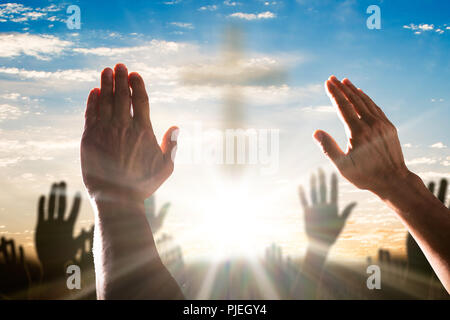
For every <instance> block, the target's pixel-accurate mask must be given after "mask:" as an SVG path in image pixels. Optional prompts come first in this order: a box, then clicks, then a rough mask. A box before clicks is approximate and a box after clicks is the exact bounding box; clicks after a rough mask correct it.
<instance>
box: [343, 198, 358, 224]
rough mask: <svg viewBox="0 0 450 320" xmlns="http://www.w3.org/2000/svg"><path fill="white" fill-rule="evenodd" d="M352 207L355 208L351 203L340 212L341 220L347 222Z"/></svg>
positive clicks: (353, 203) (354, 203) (354, 204)
mask: <svg viewBox="0 0 450 320" xmlns="http://www.w3.org/2000/svg"><path fill="white" fill-rule="evenodd" d="M354 207H356V202H352V203H350V204H349V205H348V206H346V207H345V209H344V211H342V213H341V219H343V220H344V221H345V220H347V218H348V216H349V215H350V213H351V212H352V210H353V208H354Z"/></svg>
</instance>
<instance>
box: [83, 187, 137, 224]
mask: <svg viewBox="0 0 450 320" xmlns="http://www.w3.org/2000/svg"><path fill="white" fill-rule="evenodd" d="M144 200H145V199H144V198H143V197H140V196H137V195H135V194H132V193H127V192H102V193H97V194H95V196H91V201H92V204H93V206H94V208H96V213H97V215H98V217H99V218H104V217H105V216H106V217H118V216H124V215H125V216H127V217H131V216H135V215H139V216H140V215H145V207H144Z"/></svg>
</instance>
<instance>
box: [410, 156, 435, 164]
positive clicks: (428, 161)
mask: <svg viewBox="0 0 450 320" xmlns="http://www.w3.org/2000/svg"><path fill="white" fill-rule="evenodd" d="M436 162H437V161H436V159H432V158H427V157H421V158H415V159H412V160H409V161H406V164H407V165H418V164H434V163H436Z"/></svg>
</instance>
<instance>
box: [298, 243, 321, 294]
mask: <svg viewBox="0 0 450 320" xmlns="http://www.w3.org/2000/svg"><path fill="white" fill-rule="evenodd" d="M326 257H327V252H325V251H322V250H319V251H318V250H316V249H315V248H313V247H311V246H309V248H308V250H307V251H306V254H305V257H304V259H303V264H302V268H301V271H300V272H299V273H298V275H297V277H296V279H295V281H294V282H293V284H292V289H291V295H293V296H295V297H298V298H300V299H304V300H311V299H316V298H317V288H318V287H319V286H320V281H321V277H322V272H323V269H324V266H325V261H326Z"/></svg>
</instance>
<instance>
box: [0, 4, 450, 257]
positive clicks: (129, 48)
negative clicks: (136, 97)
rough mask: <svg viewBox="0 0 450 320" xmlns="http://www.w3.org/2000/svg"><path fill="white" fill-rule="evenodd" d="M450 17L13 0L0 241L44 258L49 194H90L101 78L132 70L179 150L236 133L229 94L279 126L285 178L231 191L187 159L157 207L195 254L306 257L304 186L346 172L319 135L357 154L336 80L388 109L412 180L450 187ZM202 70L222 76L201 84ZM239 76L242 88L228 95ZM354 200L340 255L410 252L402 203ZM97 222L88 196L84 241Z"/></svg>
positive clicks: (425, 10)
mask: <svg viewBox="0 0 450 320" xmlns="http://www.w3.org/2000/svg"><path fill="white" fill-rule="evenodd" d="M372 4H376V5H379V7H380V8H381V29H380V30H369V29H368V28H367V26H366V19H367V18H368V17H369V14H367V13H366V9H367V7H368V6H369V5H372ZM70 5H78V6H79V8H80V10H81V28H80V29H69V28H68V26H67V24H66V20H67V18H68V16H70V14H67V12H66V10H67V8H68V7H69V6H70ZM449 10H450V3H448V2H446V1H437V0H435V1H427V2H426V3H425V2H424V1H395V2H394V1H380V0H371V1H352V0H347V1H331V0H319V1H309V0H298V1H287V0H281V1H259V0H252V1H228V0H227V1H213V0H208V1H193V0H166V1H164V0H161V1H159V0H155V1H95V2H93V1H70V2H63V1H61V2H60V1H26V2H24V3H19V2H15V3H7V2H4V1H2V3H1V4H0V43H1V46H0V174H1V177H2V179H1V180H0V190H2V192H1V193H0V234H2V235H6V236H8V237H14V238H16V239H17V240H18V241H19V242H21V243H23V244H24V245H25V246H26V250H27V252H28V253H29V254H30V255H32V254H34V253H33V250H34V249H33V229H34V227H35V223H36V221H35V220H36V207H37V199H38V197H39V195H40V194H45V193H48V189H49V187H50V185H51V183H52V182H54V181H60V180H65V181H67V183H68V187H69V194H70V196H73V194H74V192H76V191H77V190H80V191H82V192H83V194H84V195H85V192H84V189H83V185H82V181H81V176H80V163H79V157H78V153H79V141H80V135H81V132H82V127H83V109H84V106H85V100H86V97H87V95H88V92H89V90H90V89H91V88H93V87H98V86H99V73H100V71H101V70H102V69H103V68H104V67H107V66H109V67H112V66H114V64H115V63H117V62H123V63H125V64H126V65H127V66H128V69H129V70H130V71H138V72H140V73H141V74H142V75H143V77H144V80H145V81H146V84H147V87H148V88H147V90H148V92H149V94H150V103H151V117H152V122H153V126H154V128H155V131H156V134H157V137H161V136H162V134H163V132H164V131H165V130H166V129H167V128H168V127H169V126H170V125H178V126H179V127H180V128H181V133H180V138H179V139H180V140H179V146H180V147H179V148H180V150H179V154H183V148H185V146H188V145H191V144H192V143H195V142H198V140H199V139H200V140H201V138H199V137H197V136H195V135H194V134H193V132H194V131H195V129H194V128H196V127H197V128H198V127H199V126H200V127H201V128H203V129H204V130H207V129H210V128H212V129H221V128H223V120H224V112H223V110H224V106H226V103H224V98H226V97H229V96H230V95H231V96H238V97H239V99H240V103H241V104H242V106H243V108H244V114H243V117H242V120H241V122H242V124H243V127H245V128H253V129H256V130H261V129H275V130H279V154H278V162H277V164H278V165H277V170H276V171H275V172H274V173H272V174H269V175H261V174H259V172H260V171H258V170H254V168H250V169H249V170H248V172H244V173H242V174H241V178H240V179H239V180H240V181H241V182H240V184H239V186H238V187H232V188H230V187H229V186H228V184H227V183H226V178H224V176H226V175H224V174H223V170H222V166H220V165H204V164H202V163H188V162H186V161H179V162H178V163H177V162H176V169H175V172H174V174H173V176H172V177H171V178H170V179H169V180H168V181H167V183H166V184H164V185H163V187H162V188H161V189H160V190H158V191H157V193H156V201H157V206H158V207H159V206H162V205H163V204H164V203H165V202H171V204H172V206H171V208H170V211H169V215H168V218H167V220H166V222H165V224H164V228H163V230H162V232H165V233H168V234H171V235H172V236H173V238H174V241H175V242H176V243H177V244H179V245H181V247H182V248H183V251H184V255H185V258H186V259H187V260H194V259H199V258H205V257H207V258H211V257H217V256H220V255H222V256H223V255H224V254H225V255H230V254H235V253H239V252H240V253H242V252H244V253H245V254H248V252H251V253H256V254H259V253H262V252H263V250H264V248H265V247H266V246H268V245H269V244H270V243H272V242H276V243H278V244H279V245H281V246H282V247H283V250H284V251H285V252H286V253H287V254H290V255H292V256H296V255H301V254H303V252H304V249H305V247H306V238H305V235H304V232H303V223H302V211H301V209H300V206H299V202H298V199H297V194H296V190H297V186H298V185H299V184H305V185H307V182H308V180H309V175H310V174H311V172H313V171H315V170H317V168H318V167H323V168H324V169H325V170H326V171H327V172H328V173H330V172H332V171H333V168H332V166H331V165H330V164H329V163H328V161H327V160H326V159H325V158H324V157H323V155H322V154H321V151H320V150H319V148H317V146H316V145H315V143H314V142H313V140H312V138H311V135H312V132H313V131H314V130H315V129H319V128H320V129H325V130H327V131H329V132H330V133H331V134H333V135H334V136H335V137H336V138H337V140H338V141H339V142H340V143H341V145H342V146H344V143H345V133H344V130H343V126H342V124H341V123H340V122H339V120H338V118H337V116H336V114H335V112H334V110H333V108H332V106H331V104H330V102H329V100H328V98H327V96H326V94H325V92H324V90H323V82H324V81H325V80H326V79H327V78H328V77H329V76H330V75H331V74H334V75H336V76H337V77H338V78H343V77H348V78H350V79H351V80H352V81H353V82H354V83H356V84H357V85H358V86H360V87H361V88H363V89H364V90H365V91H366V92H368V93H369V94H370V95H371V96H372V98H373V99H374V100H375V101H376V102H377V103H378V105H379V106H381V107H382V108H383V109H384V110H385V112H386V114H387V115H388V116H389V117H390V118H391V120H392V121H393V123H394V124H396V125H397V127H398V128H399V131H400V139H401V142H402V145H403V146H404V152H405V156H406V159H407V163H408V166H409V167H410V169H412V170H413V171H415V172H416V173H418V174H419V175H420V176H421V177H422V178H423V179H424V180H425V181H427V182H428V181H431V180H438V179H439V178H441V177H447V178H450V151H449V150H450V149H449V146H450V137H449V134H448V122H449V116H450V108H449V107H450V105H449V103H450V93H449V92H450V90H449V81H448V78H449V76H450V59H449V58H450V57H449V52H450V20H449V15H448V12H449ZM230 26H234V28H237V30H240V31H239V34H240V37H241V39H242V44H243V45H242V48H241V51H240V54H241V59H240V60H239V61H240V64H239V70H238V71H237V72H235V73H233V72H230V74H231V76H230V75H228V76H229V77H228V78H227V72H229V68H228V67H227V64H226V57H227V55H226V53H225V52H226V48H227V37H226V32H227V30H229V28H230ZM195 72H200V74H202V75H208V76H207V77H203V78H205V79H206V80H205V79H203V78H202V79H201V81H198V82H196V83H193V82H192V81H189V80H190V79H191V78H192V77H193V73H195ZM274 74H275V75H278V76H274ZM270 75H271V76H270ZM231 78H232V79H240V81H237V82H236V83H234V85H233V86H230V85H227V79H228V80H230V79H231ZM224 79H225V80H224ZM194 82H195V81H194ZM183 132H184V134H183ZM201 141H202V140H201ZM340 191H341V192H340V205H341V207H344V205H346V204H348V203H350V202H351V201H357V202H358V206H357V207H356V209H355V210H354V212H353V213H352V215H351V216H350V218H349V220H348V223H347V226H346V228H345V230H344V232H343V234H342V237H341V239H340V240H339V241H338V243H337V244H336V246H335V247H334V248H333V252H332V255H331V258H332V259H364V258H365V257H366V256H368V255H375V253H376V251H377V249H378V248H379V247H384V248H387V249H391V250H392V251H393V252H394V253H399V254H401V253H403V250H404V239H405V230H404V228H403V226H402V225H401V223H400V222H398V220H397V219H396V217H395V216H394V214H393V213H392V212H391V211H390V210H389V209H388V208H386V207H385V206H384V205H382V204H381V203H380V201H379V200H378V199H376V198H375V197H374V196H372V195H370V194H369V193H367V192H363V191H358V190H356V189H355V188H353V187H352V186H351V185H350V184H348V183H346V182H345V181H344V180H342V179H341V180H340ZM92 221H93V216H92V211H91V209H90V206H89V203H88V201H87V200H86V198H84V202H83V206H82V214H81V217H80V219H79V221H78V224H77V232H79V230H80V228H82V227H88V226H89V225H90V224H91V223H92ZM243 248H244V249H246V251H242V249H243Z"/></svg>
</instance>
